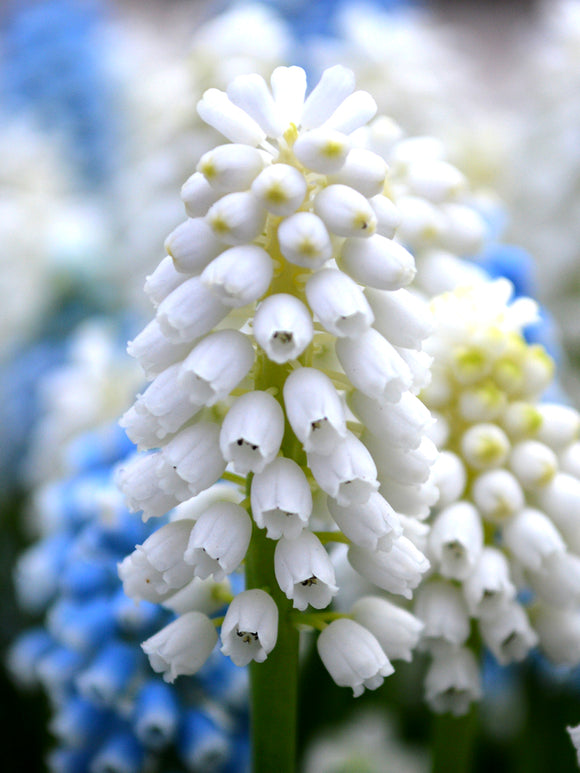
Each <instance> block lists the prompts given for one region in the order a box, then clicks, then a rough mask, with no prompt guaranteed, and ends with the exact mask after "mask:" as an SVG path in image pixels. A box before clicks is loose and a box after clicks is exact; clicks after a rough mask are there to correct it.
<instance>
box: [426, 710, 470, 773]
mask: <svg viewBox="0 0 580 773" xmlns="http://www.w3.org/2000/svg"><path fill="white" fill-rule="evenodd" d="M476 735H477V709H476V708H475V707H474V706H472V707H471V710H470V711H469V713H468V714H466V715H465V716H462V717H453V716H451V715H449V714H436V715H434V717H433V721H432V743H431V748H432V754H433V762H432V766H431V773H469V771H470V770H471V769H472V760H473V752H474V746H475V741H476Z"/></svg>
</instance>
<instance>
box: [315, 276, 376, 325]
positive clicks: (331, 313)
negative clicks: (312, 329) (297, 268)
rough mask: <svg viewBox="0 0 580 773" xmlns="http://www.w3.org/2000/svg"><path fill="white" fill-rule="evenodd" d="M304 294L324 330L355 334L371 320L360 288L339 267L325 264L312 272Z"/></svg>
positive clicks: (370, 323)
mask: <svg viewBox="0 0 580 773" xmlns="http://www.w3.org/2000/svg"><path fill="white" fill-rule="evenodd" d="M306 298H307V300H308V304H309V306H310V308H311V309H312V311H313V312H314V313H315V314H316V316H317V317H318V319H319V320H320V323H321V324H322V326H323V327H324V328H325V330H328V332H329V333H332V335H335V336H338V337H339V338H342V337H344V336H346V337H348V338H356V337H357V336H360V335H361V334H362V333H364V332H365V330H368V328H369V327H370V326H371V325H372V323H373V319H374V317H373V312H372V310H371V307H370V306H369V303H368V301H367V299H366V298H365V296H364V293H363V291H362V289H361V288H360V287H359V285H357V283H356V282H354V281H353V280H352V279H351V278H350V277H349V276H347V275H346V274H343V273H342V271H337V270H336V269H332V268H325V269H322V270H321V271H317V272H316V273H315V274H312V276H311V277H310V278H309V280H308V282H307V283H306Z"/></svg>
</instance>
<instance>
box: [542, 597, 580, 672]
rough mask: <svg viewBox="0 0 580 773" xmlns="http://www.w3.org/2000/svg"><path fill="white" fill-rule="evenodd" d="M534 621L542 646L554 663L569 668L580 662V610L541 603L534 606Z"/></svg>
mask: <svg viewBox="0 0 580 773" xmlns="http://www.w3.org/2000/svg"><path fill="white" fill-rule="evenodd" d="M533 622H534V628H535V630H536V631H537V633H538V637H539V639H540V647H541V648H542V649H543V650H544V652H545V653H546V655H547V656H548V657H549V658H550V660H551V661H552V663H555V664H556V665H558V666H568V667H569V668H575V667H576V666H577V665H578V663H580V610H578V609H557V608H555V607H553V606H551V605H548V604H542V603H540V604H537V605H536V607H535V608H534V617H533Z"/></svg>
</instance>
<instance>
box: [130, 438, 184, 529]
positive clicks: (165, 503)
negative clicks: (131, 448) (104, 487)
mask: <svg viewBox="0 0 580 773" xmlns="http://www.w3.org/2000/svg"><path fill="white" fill-rule="evenodd" d="M160 459H161V453H160V452H159V451H156V452H154V453H152V454H138V455H135V456H132V457H130V458H129V459H127V460H126V461H123V462H122V463H121V464H120V465H119V466H118V467H117V469H116V470H115V482H116V484H117V486H118V487H119V489H120V490H121V491H122V492H123V494H124V496H125V499H126V501H127V507H128V508H129V510H131V512H139V510H142V511H143V520H144V521H147V520H149V518H154V517H158V516H160V515H164V514H165V513H167V512H168V511H169V510H171V508H172V507H175V505H176V504H177V503H178V501H179V500H178V499H177V498H176V496H175V494H173V493H171V492H167V491H164V490H163V489H161V488H160V486H159V478H158V475H157V467H158V465H159V462H160Z"/></svg>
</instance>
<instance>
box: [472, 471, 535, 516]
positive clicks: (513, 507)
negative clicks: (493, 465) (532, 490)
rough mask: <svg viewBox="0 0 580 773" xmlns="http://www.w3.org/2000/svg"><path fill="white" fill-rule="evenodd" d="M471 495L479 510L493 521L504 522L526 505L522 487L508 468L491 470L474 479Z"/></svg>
mask: <svg viewBox="0 0 580 773" xmlns="http://www.w3.org/2000/svg"><path fill="white" fill-rule="evenodd" d="M471 495H472V497H473V501H474V502H475V504H476V506H477V508H478V510H479V512H480V513H481V515H482V516H483V518H485V519H486V520H488V521H491V522H492V523H503V522H504V521H505V520H506V519H507V518H509V517H510V516H511V515H514V513H517V512H519V511H520V510H522V509H523V508H524V507H525V501H526V500H525V497H524V492H523V491H522V487H521V486H520V484H519V483H518V481H517V479H516V477H515V476H514V475H512V473H511V472H508V470H489V471H488V472H484V473H482V474H481V475H478V476H477V478H475V480H474V481H473V484H472V487H471Z"/></svg>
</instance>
